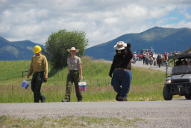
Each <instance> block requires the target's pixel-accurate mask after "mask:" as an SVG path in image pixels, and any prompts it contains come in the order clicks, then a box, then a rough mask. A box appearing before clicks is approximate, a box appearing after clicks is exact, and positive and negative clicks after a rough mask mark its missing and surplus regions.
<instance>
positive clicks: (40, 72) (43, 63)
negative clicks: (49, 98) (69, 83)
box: [27, 45, 48, 103]
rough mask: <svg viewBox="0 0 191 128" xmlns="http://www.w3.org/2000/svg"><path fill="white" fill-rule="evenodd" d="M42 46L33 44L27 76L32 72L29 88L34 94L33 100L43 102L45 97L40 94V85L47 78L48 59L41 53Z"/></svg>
mask: <svg viewBox="0 0 191 128" xmlns="http://www.w3.org/2000/svg"><path fill="white" fill-rule="evenodd" d="M41 51H42V48H41V47H40V46H39V45H36V46H34V48H33V52H34V54H35V55H34V56H33V57H32V59H31V64H30V69H29V73H28V75H27V78H29V77H30V76H31V75H32V74H33V76H32V81H31V89H32V91H33V94H34V102H35V103H38V102H39V101H41V102H45V97H44V96H43V95H42V94H41V91H40V90H41V85H42V83H43V82H46V81H47V79H48V61H47V59H46V57H45V56H44V55H42V54H41Z"/></svg>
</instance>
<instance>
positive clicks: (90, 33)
mask: <svg viewBox="0 0 191 128" xmlns="http://www.w3.org/2000/svg"><path fill="white" fill-rule="evenodd" d="M50 5H51V6H50ZM190 7H191V1H190V0H168V1H167V0H152V1H147V0H136V1H134V0H128V1H127V0H91V1H90V0H40V1H39V0H30V1H26V0H14V1H12V0H0V36H3V37H6V38H8V39H15V40H24V39H29V40H32V41H35V42H45V41H46V40H47V38H48V36H49V35H50V34H51V33H52V32H56V31H58V30H60V29H67V30H71V31H72V30H79V31H84V32H86V33H87V37H88V39H89V42H90V43H89V46H92V45H96V44H99V43H103V42H106V41H109V40H111V39H114V38H115V37H117V36H120V35H121V34H125V33H136V32H141V31H144V30H146V29H148V28H150V27H153V26H167V27H168V26H169V27H177V26H180V27H191V25H190V22H189V19H190V18H191V14H190V13H189V12H188V11H187V9H189V8H190ZM174 10H176V11H177V10H178V13H181V14H182V15H183V16H184V18H185V19H180V22H178V23H173V24H169V23H168V22H167V21H168V19H170V18H171V19H172V18H178V17H167V16H168V14H169V13H170V12H173V11H174Z"/></svg>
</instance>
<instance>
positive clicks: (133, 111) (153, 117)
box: [0, 100, 191, 128]
mask: <svg viewBox="0 0 191 128" xmlns="http://www.w3.org/2000/svg"><path fill="white" fill-rule="evenodd" d="M0 115H10V116H16V117H25V118H39V117H44V116H48V117H53V118H59V117H64V116H91V117H116V118H123V119H124V118H125V119H141V120H142V121H139V122H136V128H190V127H191V101H188V100H172V101H140V102H139V101H127V102H70V103H40V104H37V103H0Z"/></svg>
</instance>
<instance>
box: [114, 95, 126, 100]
mask: <svg viewBox="0 0 191 128" xmlns="http://www.w3.org/2000/svg"><path fill="white" fill-rule="evenodd" d="M116 100H117V101H127V97H126V96H125V97H122V96H118V97H117V99H116Z"/></svg>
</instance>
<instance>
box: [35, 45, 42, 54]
mask: <svg viewBox="0 0 191 128" xmlns="http://www.w3.org/2000/svg"><path fill="white" fill-rule="evenodd" d="M41 50H42V48H41V47H40V46H39V45H35V46H34V47H33V52H34V53H39V52H41Z"/></svg>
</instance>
